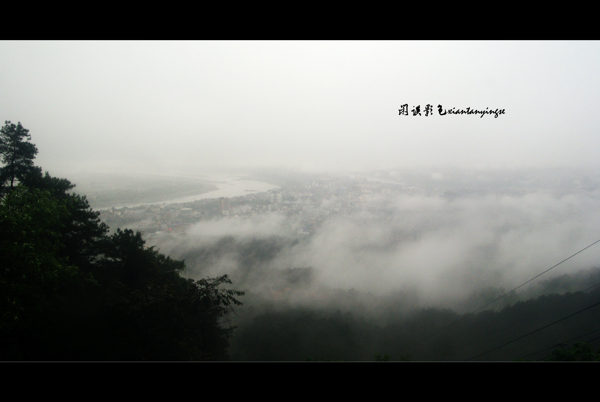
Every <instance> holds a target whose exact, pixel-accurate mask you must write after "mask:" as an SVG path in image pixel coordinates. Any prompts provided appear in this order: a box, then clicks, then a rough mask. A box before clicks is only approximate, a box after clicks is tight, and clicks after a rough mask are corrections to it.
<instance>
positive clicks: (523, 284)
mask: <svg viewBox="0 0 600 402" xmlns="http://www.w3.org/2000/svg"><path fill="white" fill-rule="evenodd" d="M599 242H600V239H598V240H596V241H595V242H593V243H592V244H590V245H589V246H587V247H584V248H582V249H581V250H579V251H578V252H576V253H575V254H573V255H571V256H570V257H567V258H565V259H564V260H562V261H561V262H559V263H558V264H556V265H554V266H552V267H550V268H548V269H547V270H545V271H544V272H542V273H540V274H538V275H536V276H534V277H533V278H531V279H529V280H527V281H525V282H523V283H522V284H520V285H519V286H517V287H516V288H514V289H512V290H509V291H508V292H506V293H504V294H503V295H502V296H499V297H497V298H495V299H494V300H492V301H491V302H489V303H487V304H486V305H484V306H482V307H479V308H478V309H477V310H474V311H471V312H469V313H465V314H463V316H462V317H461V318H459V319H458V320H456V321H454V322H453V323H451V324H448V325H447V326H445V327H443V328H442V329H440V330H438V331H437V332H435V333H434V334H433V335H436V334H438V333H440V332H442V331H444V330H445V329H446V328H449V327H451V326H452V325H454V324H456V323H458V322H460V321H462V320H464V319H465V318H466V317H467V316H468V315H469V314H475V313H477V312H479V311H481V310H483V309H484V308H486V307H487V306H489V305H491V304H493V303H495V302H497V301H498V300H500V299H502V298H503V297H505V296H507V295H509V294H510V293H512V292H514V291H515V290H517V289H519V288H521V287H523V286H525V285H526V284H528V283H529V282H531V281H533V280H535V279H537V278H539V277H540V276H542V275H544V274H545V273H546V272H548V271H550V270H552V269H554V268H556V267H558V266H559V265H560V264H562V263H563V262H565V261H567V260H570V259H571V258H573V257H575V256H576V255H577V254H579V253H581V252H582V251H585V250H587V249H588V248H590V247H592V246H593V245H594V244H596V243H599Z"/></svg>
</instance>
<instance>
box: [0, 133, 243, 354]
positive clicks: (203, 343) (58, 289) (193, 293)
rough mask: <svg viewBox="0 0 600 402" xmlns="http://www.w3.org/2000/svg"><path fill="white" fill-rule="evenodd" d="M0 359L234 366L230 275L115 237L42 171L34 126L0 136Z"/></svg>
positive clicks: (129, 234) (129, 235)
mask: <svg viewBox="0 0 600 402" xmlns="http://www.w3.org/2000/svg"><path fill="white" fill-rule="evenodd" d="M0 153H1V155H2V162H3V164H4V166H3V167H2V170H1V171H0V179H1V183H2V187H1V189H0V191H1V194H0V196H1V200H0V226H1V227H2V228H3V230H2V231H1V232H0V258H1V268H0V269H1V270H0V309H1V312H2V315H1V317H0V360H136V361H145V360H201V361H202V360H227V359H228V352H227V351H228V347H229V337H230V335H231V330H232V329H231V328H230V327H229V326H228V325H227V321H226V319H227V317H228V316H229V315H230V314H231V313H232V312H233V308H234V307H235V306H239V305H241V302H240V301H239V300H238V299H237V297H239V296H242V293H241V292H238V291H235V290H232V289H230V288H225V287H226V286H228V285H229V284H231V281H230V279H229V278H228V277H227V276H220V277H214V278H205V279H201V280H197V281H194V280H191V279H186V278H185V277H184V276H182V274H183V273H184V271H185V265H184V263H183V262H182V261H176V260H173V259H171V258H169V257H167V256H165V255H163V254H160V253H159V252H158V251H156V250H155V249H154V248H152V247H146V245H145V241H144V240H143V239H142V237H141V234H140V233H134V232H133V231H131V230H117V232H116V233H114V234H113V235H111V236H108V235H107V233H108V227H107V226H106V225H105V224H103V223H101V222H100V220H99V218H98V215H99V214H98V213H97V212H95V211H93V210H92V209H91V208H90V207H89V204H88V202H87V200H86V198H85V197H83V196H79V195H75V194H72V193H71V192H70V190H71V189H72V188H73V187H74V185H73V184H72V183H70V182H69V181H68V180H66V179H58V178H55V177H52V176H50V174H49V173H48V172H46V173H45V174H42V169H41V168H40V167H37V166H34V164H33V160H34V158H35V155H36V154H37V148H36V147H35V145H33V144H32V143H31V142H30V135H29V133H28V130H27V129H25V128H23V126H22V125H21V124H20V123H19V124H17V125H15V124H11V123H10V122H6V124H5V126H4V127H2V129H1V131H0Z"/></svg>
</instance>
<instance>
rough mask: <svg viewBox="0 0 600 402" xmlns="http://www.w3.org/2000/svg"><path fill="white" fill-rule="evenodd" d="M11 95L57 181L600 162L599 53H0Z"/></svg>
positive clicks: (456, 48) (323, 45)
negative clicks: (122, 175) (402, 111)
mask: <svg viewBox="0 0 600 402" xmlns="http://www.w3.org/2000/svg"><path fill="white" fill-rule="evenodd" d="M0 94H1V96H0V119H1V121H2V122H4V121H5V120H10V121H12V122H13V123H16V122H18V121H20V122H21V123H22V124H23V125H24V126H25V127H26V128H28V129H29V130H30V133H31V135H32V142H34V143H35V144H36V145H37V146H38V149H39V151H40V152H39V154H38V157H37V161H36V162H37V164H38V165H40V166H42V167H43V168H44V169H45V170H49V171H50V172H51V173H54V174H63V175H65V174H68V173H69V172H70V171H72V170H74V169H85V170H98V169H101V170H104V169H119V170H120V169H131V170H135V171H159V172H160V171H162V172H165V171H179V172H180V171H194V172H201V171H202V169H206V168H207V167H211V168H217V169H227V168H235V169H238V168H244V167H285V168H291V169H301V170H306V171H315V170H340V169H343V170H362V169H373V168H376V169H377V168H404V167H440V168H443V167H460V168H513V167H517V168H518V167H598V165H599V161H600V147H599V146H598V145H599V144H598V142H599V135H598V127H600V124H599V123H600V113H598V112H597V108H598V106H599V105H600V42H598V41H577V42H572V41H515V42H513V41H491V42H490V41H474V42H468V41H459V42H451V41H439V42H430V41H411V42H398V41H174V42H172V41H160V42H154V41H130V42H121V41H33V42H31V41H1V42H0ZM403 104H408V105H409V109H412V107H413V106H416V105H421V108H422V109H423V108H424V107H425V105H426V104H431V105H433V106H434V107H435V108H436V109H437V105H438V104H441V105H443V107H444V108H452V107H455V108H467V107H471V108H474V109H485V108H486V107H487V108H490V109H496V108H498V109H505V110H506V114H505V115H501V116H499V117H498V118H494V117H493V116H490V115H486V116H483V117H482V118H480V117H479V116H478V115H468V116H467V115H446V116H439V115H438V113H437V110H436V111H435V114H434V115H433V116H428V117H425V116H421V117H419V116H416V117H414V116H412V114H411V115H409V116H399V115H398V109H399V108H400V107H401V106H402V105H403ZM422 114H423V113H422Z"/></svg>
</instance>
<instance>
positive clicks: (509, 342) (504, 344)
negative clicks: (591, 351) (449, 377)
mask: <svg viewBox="0 0 600 402" xmlns="http://www.w3.org/2000/svg"><path fill="white" fill-rule="evenodd" d="M599 241H600V240H599ZM582 251H583V250H582ZM569 258H570V257H569ZM598 305H600V302H598V303H594V304H592V305H591V306H588V307H586V308H584V309H581V310H579V311H577V312H575V313H573V314H571V315H568V316H566V317H563V318H561V319H560V320H556V321H554V322H551V323H550V324H548V325H544V326H543V327H541V328H538V329H536V330H534V331H531V332H529V333H528V334H525V335H522V336H520V337H518V338H515V339H513V340H511V341H508V342H505V343H503V344H502V345H500V346H497V347H495V348H493V349H490V350H488V351H485V352H483V353H480V354H478V355H477V356H473V357H471V358H470V359H467V360H466V361H470V360H473V359H476V358H478V357H479V356H483V355H485V354H486V353H490V352H493V351H495V350H498V349H500V348H502V347H504V346H506V345H509V344H511V343H513V342H516V341H518V340H520V339H523V338H525V337H527V336H529V335H531V334H535V333H536V332H540V331H541V330H543V329H546V328H548V327H550V326H552V325H554V324H557V323H559V322H561V321H564V320H566V319H568V318H571V317H573V316H575V315H577V314H579V313H581V312H584V311H586V310H589V309H591V308H593V307H596V306H598Z"/></svg>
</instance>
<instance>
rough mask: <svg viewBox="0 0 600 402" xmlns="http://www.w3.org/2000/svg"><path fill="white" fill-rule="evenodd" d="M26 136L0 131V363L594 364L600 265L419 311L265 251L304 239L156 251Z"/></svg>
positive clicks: (286, 248) (172, 239)
mask: <svg viewBox="0 0 600 402" xmlns="http://www.w3.org/2000/svg"><path fill="white" fill-rule="evenodd" d="M30 140H31V138H30V136H29V132H28V130H27V129H25V128H23V127H22V126H21V124H20V123H19V124H17V125H15V124H12V123H10V122H6V124H5V126H4V127H2V129H1V130H0V154H1V156H2V164H3V166H2V167H1V168H0V185H1V186H0V227H2V231H0V312H1V316H0V360H3V361H10V360H119V361H123V360H129V361H131V360H133V361H149V360H163V361H164V360H178V361H180V360H192V361H206V360H220V361H222V360H237V361H307V360H309V361H374V360H376V361H469V360H474V361H515V360H559V361H564V360H575V361H578V360H579V361H581V360H598V358H599V357H598V353H597V352H594V348H597V347H598V343H597V340H598V338H599V337H598V334H599V333H600V287H599V286H597V285H599V284H600V269H598V268H594V269H589V270H586V271H580V272H575V273H572V274H564V275H562V276H557V277H554V278H553V279H548V280H542V281H539V282H538V283H537V284H536V285H534V286H530V287H528V288H527V289H523V290H520V291H519V292H512V293H510V294H507V295H506V297H503V298H502V299H501V300H498V302H497V303H495V304H493V305H490V306H489V309H488V310H484V311H479V310H478V308H479V307H481V306H484V305H486V304H487V303H489V302H490V301H492V300H494V299H496V298H497V297H498V296H500V295H503V294H505V293H506V291H507V289H503V288H500V287H498V288H495V287H489V288H485V289H479V290H477V291H475V292H474V293H472V294H471V295H470V296H468V295H467V296H465V297H464V298H463V299H462V300H458V301H456V302H454V303H453V304H450V303H446V305H441V304H438V305H428V304H427V302H428V301H427V302H425V301H422V300H421V299H420V298H419V293H418V292H417V291H416V290H414V289H410V288H404V289H401V290H398V291H396V292H392V293H389V294H379V295H375V294H371V293H369V292H365V291H361V290H355V289H354V288H351V289H342V288H340V287H331V286H325V285H323V284H319V283H317V282H318V281H316V280H315V278H316V277H318V275H319V272H318V270H317V269H315V268H313V267H310V266H293V265H289V266H284V265H281V264H282V263H281V261H288V260H286V259H285V258H283V259H278V258H279V257H281V256H282V255H293V254H294V253H296V252H297V251H298V250H299V249H300V250H301V249H302V247H304V246H305V244H304V242H305V241H306V240H298V239H291V238H286V237H281V236H263V237H253V236H247V237H239V236H234V235H225V236H220V237H218V236H216V237H214V238H210V239H208V240H206V241H204V242H200V241H199V240H198V239H196V238H194V237H193V236H188V237H187V238H186V240H185V242H184V238H185V236H187V235H186V234H182V235H181V236H179V237H178V236H176V235H173V236H169V237H168V240H166V241H164V242H163V244H162V245H161V246H163V247H166V248H167V250H169V252H168V254H169V255H170V256H171V257H169V256H167V255H165V254H162V253H160V252H159V251H158V249H157V248H156V247H155V246H152V247H148V246H147V245H146V242H145V240H144V239H143V238H142V235H141V233H139V232H134V231H132V230H129V229H124V230H120V229H119V230H116V231H115V232H114V233H113V234H112V235H109V234H108V233H109V231H108V227H107V225H106V224H104V223H102V222H101V221H100V219H99V213H98V212H95V211H94V210H92V209H91V208H90V206H89V204H88V201H87V200H86V198H85V196H82V195H77V194H73V192H72V191H71V190H72V189H73V188H74V184H72V183H71V182H70V181H69V180H67V179H60V178H56V177H53V176H51V175H50V174H49V173H48V172H45V173H42V169H41V168H40V167H37V166H35V165H34V163H33V162H34V159H35V156H36V154H37V148H36V147H35V145H33V144H32V143H31V142H30ZM375 248H376V247H375ZM161 249H164V248H161ZM298 253H300V252H298ZM184 261H186V263H184ZM186 264H187V267H186ZM215 267H217V268H218V269H221V268H223V269H225V268H226V269H227V270H228V271H227V274H224V273H222V272H221V271H218V269H217V270H216V271H215V270H213V269H216V268H215ZM224 267H225V268H224ZM214 272H219V274H218V275H215V274H214ZM189 278H196V279H195V280H194V279H189ZM232 282H233V283H235V288H236V289H241V290H243V292H242V291H237V290H233V288H232V285H233V284H232ZM241 296H244V298H243V300H244V307H243V308H241V306H242V303H241V301H240V300H239V298H240V297H241ZM237 307H240V308H237ZM234 309H235V310H234ZM234 312H235V314H233V313H234Z"/></svg>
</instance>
